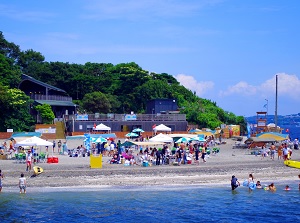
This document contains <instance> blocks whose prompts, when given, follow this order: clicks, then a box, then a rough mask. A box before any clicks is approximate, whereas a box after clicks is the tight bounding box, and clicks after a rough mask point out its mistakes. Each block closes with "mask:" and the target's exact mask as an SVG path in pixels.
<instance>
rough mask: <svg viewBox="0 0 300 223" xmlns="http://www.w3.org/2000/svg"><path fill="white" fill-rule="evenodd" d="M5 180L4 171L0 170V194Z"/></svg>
mask: <svg viewBox="0 0 300 223" xmlns="http://www.w3.org/2000/svg"><path fill="white" fill-rule="evenodd" d="M3 178H4V175H3V173H2V170H0V193H1V191H2V179H3Z"/></svg>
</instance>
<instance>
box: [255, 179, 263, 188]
mask: <svg viewBox="0 0 300 223" xmlns="http://www.w3.org/2000/svg"><path fill="white" fill-rule="evenodd" d="M256 188H257V189H262V186H261V184H260V181H259V180H258V181H257V182H256Z"/></svg>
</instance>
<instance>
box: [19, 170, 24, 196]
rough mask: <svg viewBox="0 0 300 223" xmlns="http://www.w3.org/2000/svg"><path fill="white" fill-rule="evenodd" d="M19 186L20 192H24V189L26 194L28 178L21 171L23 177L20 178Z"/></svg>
mask: <svg viewBox="0 0 300 223" xmlns="http://www.w3.org/2000/svg"><path fill="white" fill-rule="evenodd" d="M19 188H20V194H21V193H22V190H23V191H24V194H26V178H25V177H24V174H23V173H21V177H20V178H19Z"/></svg>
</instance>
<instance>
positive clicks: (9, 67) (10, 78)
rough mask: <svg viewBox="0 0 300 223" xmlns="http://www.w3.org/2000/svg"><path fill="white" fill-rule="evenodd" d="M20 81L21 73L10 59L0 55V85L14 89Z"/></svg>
mask: <svg viewBox="0 0 300 223" xmlns="http://www.w3.org/2000/svg"><path fill="white" fill-rule="evenodd" d="M20 81H21V71H20V69H19V67H17V66H16V65H14V62H13V60H12V59H9V58H7V57H5V56H4V55H3V54H0V83H1V84H2V85H6V86H9V87H11V88H15V87H17V86H18V84H19V83H20Z"/></svg>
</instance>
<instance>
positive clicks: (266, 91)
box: [219, 73, 300, 100]
mask: <svg viewBox="0 0 300 223" xmlns="http://www.w3.org/2000/svg"><path fill="white" fill-rule="evenodd" d="M276 75H277V77H278V94H280V95H285V96H287V97H290V98H294V99H297V100H300V97H299V95H300V79H299V78H298V77H297V76H296V75H290V74H286V73H278V74H275V75H274V76H273V77H272V78H271V79H268V80H266V81H265V82H263V83H262V84H260V85H257V86H253V85H250V84H248V83H247V82H245V81H241V82H239V83H237V84H235V85H233V86H230V87H228V88H227V89H226V90H222V91H220V92H219V95H220V96H223V97H224V96H229V95H233V94H238V95H239V96H252V97H253V96H258V97H261V98H263V97H268V96H273V95H275V92H276Z"/></svg>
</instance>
